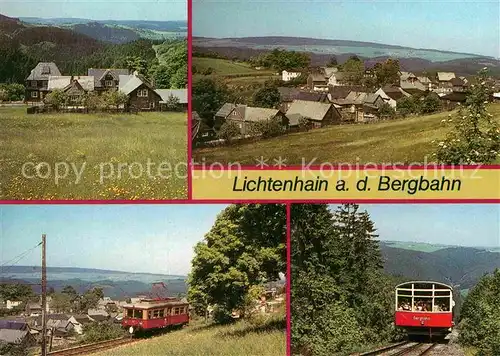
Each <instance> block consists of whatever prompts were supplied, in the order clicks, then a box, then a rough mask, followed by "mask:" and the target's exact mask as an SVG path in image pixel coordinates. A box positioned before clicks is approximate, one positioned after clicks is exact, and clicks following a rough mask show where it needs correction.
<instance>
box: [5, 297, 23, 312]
mask: <svg viewBox="0 0 500 356" xmlns="http://www.w3.org/2000/svg"><path fill="white" fill-rule="evenodd" d="M21 304H23V302H22V301H20V300H9V299H7V303H6V304H5V308H7V309H9V310H10V309H14V308H16V307H18V306H20V305H21Z"/></svg>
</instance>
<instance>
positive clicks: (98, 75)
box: [87, 68, 129, 88]
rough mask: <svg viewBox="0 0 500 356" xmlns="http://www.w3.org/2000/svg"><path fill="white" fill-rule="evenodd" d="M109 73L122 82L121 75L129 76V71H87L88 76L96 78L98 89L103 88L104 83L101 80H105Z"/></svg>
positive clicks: (95, 82) (93, 69) (95, 84)
mask: <svg viewBox="0 0 500 356" xmlns="http://www.w3.org/2000/svg"><path fill="white" fill-rule="evenodd" d="M107 73H109V74H111V75H112V76H113V77H114V78H115V79H116V80H120V75H128V74H129V70H128V69H121V68H120V69H99V68H96V69H95V68H90V69H89V70H88V71H87V74H88V75H89V76H91V77H94V86H95V87H96V88H102V85H101V84H102V83H101V80H102V78H104V76H105V75H106V74H107Z"/></svg>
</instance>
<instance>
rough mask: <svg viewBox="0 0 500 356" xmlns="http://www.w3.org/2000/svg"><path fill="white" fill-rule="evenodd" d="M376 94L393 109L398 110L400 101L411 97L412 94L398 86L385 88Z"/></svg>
mask: <svg viewBox="0 0 500 356" xmlns="http://www.w3.org/2000/svg"><path fill="white" fill-rule="evenodd" d="M375 94H377V95H380V97H381V98H382V99H383V100H384V101H385V102H386V103H387V104H389V105H390V106H391V108H393V109H396V106H397V102H398V100H400V99H402V98H406V97H409V96H411V94H409V93H407V92H405V91H404V90H403V89H401V88H400V87H396V86H385V87H383V88H380V89H379V90H377V91H376V92H375Z"/></svg>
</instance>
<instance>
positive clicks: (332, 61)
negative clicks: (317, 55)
mask: <svg viewBox="0 0 500 356" xmlns="http://www.w3.org/2000/svg"><path fill="white" fill-rule="evenodd" d="M338 64H339V63H338V61H337V57H335V56H332V57H331V58H330V60H329V61H328V63H327V64H326V66H327V67H336V66H337V65H338Z"/></svg>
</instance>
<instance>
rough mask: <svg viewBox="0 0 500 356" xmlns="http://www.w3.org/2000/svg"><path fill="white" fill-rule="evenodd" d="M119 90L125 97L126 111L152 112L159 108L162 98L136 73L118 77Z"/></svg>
mask: <svg viewBox="0 0 500 356" xmlns="http://www.w3.org/2000/svg"><path fill="white" fill-rule="evenodd" d="M119 78H120V79H119V89H118V90H120V91H121V92H122V93H124V94H125V95H127V97H128V101H127V103H126V104H125V108H126V109H127V110H129V109H133V110H138V111H142V110H145V111H152V110H156V109H158V108H159V107H160V101H162V97H161V96H160V94H158V93H157V92H156V91H155V90H154V88H153V87H152V85H151V84H150V83H148V82H147V81H146V79H145V78H144V77H142V76H140V75H138V74H137V73H134V74H131V75H120V77H119Z"/></svg>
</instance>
